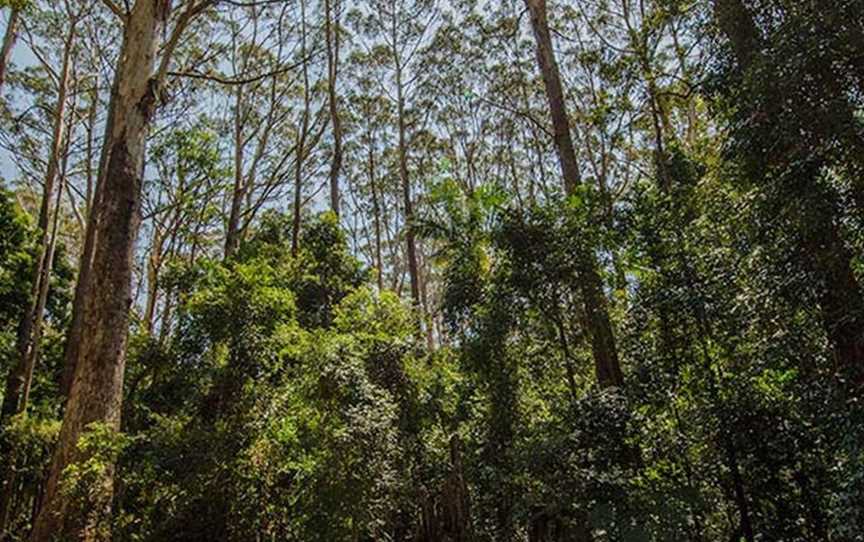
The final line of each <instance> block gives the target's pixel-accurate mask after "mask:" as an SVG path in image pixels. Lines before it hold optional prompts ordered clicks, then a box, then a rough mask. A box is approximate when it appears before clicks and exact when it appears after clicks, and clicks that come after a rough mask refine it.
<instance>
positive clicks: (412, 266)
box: [396, 66, 421, 307]
mask: <svg viewBox="0 0 864 542" xmlns="http://www.w3.org/2000/svg"><path fill="white" fill-rule="evenodd" d="M403 93H404V89H403V85H402V70H401V67H398V66H397V68H396V115H397V117H398V119H397V120H398V125H399V148H398V153H399V181H400V183H401V184H402V199H403V205H404V207H405V243H406V245H407V255H408V278H409V280H410V281H411V302H412V303H413V304H414V306H415V307H420V306H421V300H420V276H419V275H420V272H419V268H418V265H417V241H416V239H415V237H414V202H413V200H412V198H411V180H410V178H409V176H408V142H407V140H406V131H407V127H406V123H405V96H404V94H403Z"/></svg>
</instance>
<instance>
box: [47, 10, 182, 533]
mask: <svg viewBox="0 0 864 542" xmlns="http://www.w3.org/2000/svg"><path fill="white" fill-rule="evenodd" d="M170 11H171V6H170V3H168V2H161V1H150V0H138V1H136V2H135V5H134V7H133V8H132V11H131V12H130V13H129V15H128V17H127V19H126V21H125V23H126V28H125V32H124V39H123V45H122V49H121V52H120V55H119V60H118V67H117V75H116V84H115V88H114V92H113V93H112V96H111V102H112V103H111V106H110V107H109V110H110V113H109V123H108V124H107V126H106V133H105V144H104V151H105V156H104V157H103V158H104V160H103V162H102V164H101V165H102V166H104V170H103V171H100V181H99V184H100V188H99V192H101V193H100V195H99V196H98V198H97V201H96V204H95V207H94V209H93V213H92V214H93V218H92V220H91V221H90V223H89V225H88V228H92V264H91V269H90V271H89V273H88V276H87V277H85V278H86V280H85V282H84V284H82V285H80V288H81V297H80V299H79V301H80V305H78V306H76V307H75V310H76V311H78V312H79V313H80V316H79V322H80V324H81V329H87V333H80V332H79V335H78V336H77V337H75V338H76V339H78V340H79V341H80V344H79V345H78V347H77V349H76V352H75V354H76V355H75V359H74V360H73V361H74V373H73V378H72V382H71V386H70V389H69V397H68V401H67V404H66V409H65V412H64V416H63V425H62V427H61V430H60V437H59V441H58V445H57V449H56V451H55V453H54V457H53V460H52V464H51V469H50V473H49V476H48V481H47V484H46V488H45V494H44V497H43V499H42V506H41V507H40V512H39V515H38V516H37V518H36V522H35V525H34V528H33V532H32V533H31V537H30V540H31V541H32V542H48V541H49V540H52V539H54V538H55V537H59V538H68V539H74V540H84V541H95V540H108V539H110V532H109V530H108V527H107V524H105V521H106V518H107V517H108V515H109V513H110V506H111V499H112V494H113V464H112V462H111V460H110V459H107V460H106V465H105V468H104V469H103V470H102V472H101V473H100V474H99V475H98V477H97V480H95V482H94V484H93V485H92V486H91V487H90V488H88V490H89V491H88V493H89V494H88V495H87V496H86V499H83V501H86V502H81V501H79V500H78V499H72V498H70V497H69V496H68V495H65V494H63V492H62V491H61V486H62V479H61V476H62V474H63V472H64V470H65V469H66V468H67V467H68V466H69V465H71V464H75V463H79V462H81V461H84V460H86V459H87V458H88V453H89V452H88V451H87V450H81V449H79V448H78V440H79V438H80V437H81V435H82V433H84V432H85V431H87V430H88V428H89V427H90V426H91V424H95V423H98V424H103V425H104V426H107V428H109V429H111V430H114V431H116V430H119V428H120V404H121V400H122V391H123V373H124V369H125V361H126V358H125V353H126V352H125V350H126V341H127V337H128V326H129V307H130V305H131V301H132V300H131V297H132V296H131V293H132V292H131V279H132V267H133V253H134V245H135V239H136V237H137V233H138V227H139V225H140V222H141V216H140V207H141V183H142V176H143V169H144V154H145V145H146V140H147V136H148V133H149V128H150V124H151V121H152V118H153V115H154V113H155V111H156V108H157V107H158V101H159V89H160V86H161V81H162V78H163V77H164V73H163V71H164V70H163V69H161V66H160V70H159V72H157V73H156V74H154V67H155V62H156V56H157V51H158V49H159V45H160V41H161V40H160V38H161V36H162V34H163V31H164V29H165V25H166V23H167V21H168V18H169V15H170ZM190 12H191V9H189V10H187V13H190ZM184 15H185V13H184ZM178 24H181V23H179V22H178ZM176 34H177V33H176V31H175V34H172V36H171V38H172V39H171V40H169V47H167V49H168V50H167V51H166V52H165V53H164V54H165V55H170V51H171V42H172V41H174V40H175V39H179V36H177V35H176ZM175 45H176V43H175ZM79 280H80V279H79ZM71 338H72V337H71V336H70V339H71Z"/></svg>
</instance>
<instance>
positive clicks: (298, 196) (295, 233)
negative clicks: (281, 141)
mask: <svg viewBox="0 0 864 542" xmlns="http://www.w3.org/2000/svg"><path fill="white" fill-rule="evenodd" d="M300 17H301V19H302V21H301V28H300V33H301V43H302V45H301V48H300V55H301V57H304V58H305V57H306V2H305V0H301V1H300ZM310 107H311V97H310V95H309V66H308V63H307V62H306V61H305V60H304V61H303V116H302V119H301V121H300V134H299V135H298V139H297V159H296V160H295V163H294V219H293V223H292V225H291V255H292V256H297V252H298V251H299V250H300V223H301V221H302V216H301V213H302V212H303V162H304V160H305V158H306V138H307V136H308V133H309V112H310V111H309V110H310Z"/></svg>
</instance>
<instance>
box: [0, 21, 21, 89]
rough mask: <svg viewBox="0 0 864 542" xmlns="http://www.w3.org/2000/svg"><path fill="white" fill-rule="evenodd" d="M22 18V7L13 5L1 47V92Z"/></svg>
mask: <svg viewBox="0 0 864 542" xmlns="http://www.w3.org/2000/svg"><path fill="white" fill-rule="evenodd" d="M20 20H21V8H19V7H18V6H13V7H12V8H11V9H10V11H9V22H8V23H7V25H6V34H5V35H4V36H3V48H2V49H0V93H2V92H3V85H4V84H5V83H6V68H7V67H8V66H9V59H10V58H11V57H12V49H13V48H14V47H15V40H17V39H18V23H19V22H20Z"/></svg>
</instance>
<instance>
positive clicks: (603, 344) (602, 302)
mask: <svg viewBox="0 0 864 542" xmlns="http://www.w3.org/2000/svg"><path fill="white" fill-rule="evenodd" d="M525 4H526V6H527V7H528V10H529V11H530V13H531V27H532V29H533V31H534V39H535V41H536V45H537V65H538V66H539V68H540V73H541V75H542V76H543V84H544V86H545V88H546V97H547V100H548V102H549V115H550V117H551V118H552V128H553V140H554V142H555V149H556V151H557V153H558V161H559V164H560V167H561V174H562V176H563V179H564V191H565V193H566V194H567V195H572V194H574V193H575V192H576V190H577V189H578V187H579V185H580V184H581V183H582V178H581V173H580V171H579V162H578V160H577V158H576V150H575V148H574V146H573V138H572V135H571V132H570V119H569V117H568V114H567V103H566V101H565V97H564V89H563V86H562V85H561V75H560V72H559V70H558V63H557V61H556V59H555V51H554V49H553V46H552V35H551V33H550V30H549V20H548V14H547V9H546V0H525ZM580 252H581V254H579V259H580V262H581V273H580V274H581V279H582V295H583V297H584V299H583V303H584V305H585V316H586V324H587V328H588V329H587V331H588V334H589V337H590V340H591V351H592V354H593V356H594V367H595V371H596V373H597V381H598V383H599V384H600V385H601V386H604V387H605V386H621V385H623V384H624V377H623V375H622V373H621V366H620V363H619V361H618V351H617V349H616V346H615V335H614V333H613V331H612V323H611V321H610V319H609V312H608V309H607V300H606V295H605V293H604V292H603V281H602V279H601V277H600V273H599V270H598V266H599V264H598V263H597V257H596V256H595V255H594V253H593V251H592V248H591V247H588V248H587V249H581V250H580Z"/></svg>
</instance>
